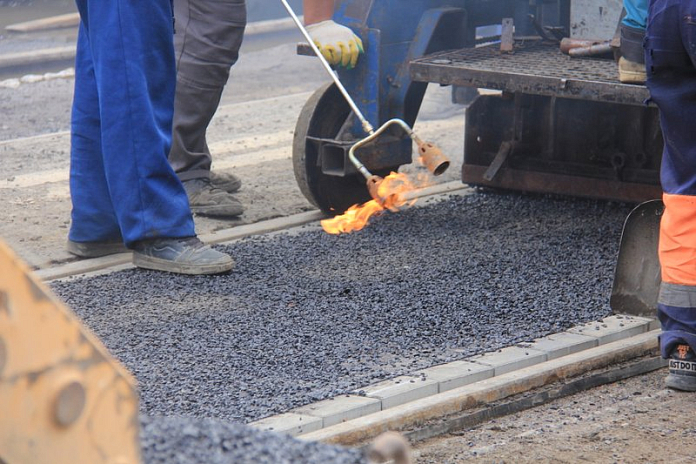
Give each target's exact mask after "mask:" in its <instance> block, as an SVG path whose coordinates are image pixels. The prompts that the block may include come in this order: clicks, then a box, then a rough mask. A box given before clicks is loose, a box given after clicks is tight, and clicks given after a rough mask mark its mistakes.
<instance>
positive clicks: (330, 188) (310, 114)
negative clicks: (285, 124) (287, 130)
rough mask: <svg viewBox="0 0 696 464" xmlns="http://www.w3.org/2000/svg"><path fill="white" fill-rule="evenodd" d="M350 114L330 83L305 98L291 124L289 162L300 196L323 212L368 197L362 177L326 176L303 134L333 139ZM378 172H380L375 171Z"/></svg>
mask: <svg viewBox="0 0 696 464" xmlns="http://www.w3.org/2000/svg"><path fill="white" fill-rule="evenodd" d="M349 114H350V106H348V103H347V102H346V101H345V99H344V98H343V95H341V93H340V91H339V90H338V88H337V87H336V86H335V85H334V84H333V83H330V84H327V85H324V86H322V87H321V88H319V89H317V91H316V92H314V94H313V95H312V96H311V97H310V98H309V100H307V103H305V105H304V108H302V112H301V113H300V116H299V118H298V120H297V125H296V126H295V136H294V141H293V146H292V161H293V168H294V171H295V179H296V180H297V184H298V185H299V187H300V190H301V191H302V193H303V194H304V196H305V197H306V198H307V199H308V200H309V201H310V202H312V204H314V205H315V206H317V207H318V208H319V209H321V210H322V211H323V212H325V213H327V214H330V215H334V214H341V213H343V212H344V211H345V210H346V209H348V208H349V207H350V206H352V205H354V204H356V203H364V202H366V201H368V200H370V198H371V197H370V194H369V193H368V191H367V184H366V182H365V178H364V177H363V176H362V175H360V174H356V175H352V176H347V177H338V176H329V175H326V174H324V173H322V171H321V166H319V165H318V164H317V159H318V157H319V153H318V150H317V147H316V146H315V145H314V144H313V143H311V142H308V141H307V136H310V137H319V138H326V139H332V138H335V137H336V135H337V134H338V132H339V130H340V129H341V127H342V126H343V123H344V122H345V121H346V119H347V118H348V115H349ZM375 174H378V175H381V174H382V173H381V172H375Z"/></svg>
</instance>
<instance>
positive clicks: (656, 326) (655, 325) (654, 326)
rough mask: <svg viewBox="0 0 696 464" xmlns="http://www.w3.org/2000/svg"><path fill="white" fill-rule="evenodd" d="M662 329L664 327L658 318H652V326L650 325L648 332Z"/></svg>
mask: <svg viewBox="0 0 696 464" xmlns="http://www.w3.org/2000/svg"><path fill="white" fill-rule="evenodd" d="M661 328H662V325H661V324H660V321H659V320H658V319H657V318H652V320H651V321H650V325H648V332H650V331H651V330H657V329H661Z"/></svg>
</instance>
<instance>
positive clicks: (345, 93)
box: [280, 0, 375, 134]
mask: <svg viewBox="0 0 696 464" xmlns="http://www.w3.org/2000/svg"><path fill="white" fill-rule="evenodd" d="M280 1H281V3H282V4H283V6H284V7H285V9H286V10H288V14H289V15H290V17H291V18H292V20H293V21H294V22H295V24H296V25H297V28H298V29H299V30H300V32H302V35H303V36H304V37H305V39H306V40H307V42H309V46H310V47H312V50H314V53H315V54H316V55H317V58H319V61H321V64H322V66H324V69H326V72H327V73H329V76H331V79H332V80H333V81H334V84H336V87H338V90H339V91H340V92H341V93H342V94H343V98H345V99H346V101H347V102H348V105H350V109H352V110H353V113H355V115H356V116H357V117H358V119H359V120H360V123H361V124H362V127H363V130H364V131H365V133H367V134H372V133H373V132H374V131H375V130H374V128H373V127H372V124H370V122H369V121H368V120H367V119H365V116H363V114H362V111H360V108H358V105H356V104H355V102H354V101H353V98H351V96H350V94H349V93H348V91H347V90H346V88H345V87H344V86H343V84H342V83H341V81H340V79H339V78H338V76H337V75H336V73H335V72H334V70H333V69H331V65H330V64H329V62H328V61H326V58H324V55H322V54H321V51H319V48H317V46H316V44H315V43H314V41H313V40H312V37H311V36H310V35H309V32H307V29H305V27H304V26H303V25H302V21H300V18H298V17H297V15H296V14H295V12H294V11H293V9H292V7H291V6H290V4H288V2H287V0H280Z"/></svg>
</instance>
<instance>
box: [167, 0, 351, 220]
mask: <svg viewBox="0 0 696 464" xmlns="http://www.w3.org/2000/svg"><path fill="white" fill-rule="evenodd" d="M303 6H304V17H305V24H307V31H308V32H309V34H310V36H311V37H312V39H313V40H314V42H315V43H316V44H317V46H318V47H319V49H320V51H321V52H322V55H324V57H326V59H327V60H328V61H329V62H330V63H331V64H334V65H338V66H344V67H347V68H352V67H354V66H355V64H356V62H357V60H358V55H359V54H360V53H361V52H362V51H363V48H362V42H361V40H360V38H358V36H357V35H355V34H354V33H353V31H351V30H350V29H348V28H347V27H345V26H342V25H340V24H336V23H335V22H334V21H332V20H331V17H332V16H333V11H334V2H333V0H304V3H303ZM174 14H175V17H176V26H177V31H176V34H175V36H174V44H175V48H176V62H177V86H176V99H175V109H174V128H173V140H172V149H171V152H170V154H169V161H170V162H171V164H172V166H173V168H174V170H175V171H176V173H177V174H178V175H179V178H180V179H181V180H182V182H183V184H184V188H185V189H186V193H187V195H188V198H189V204H190V205H191V210H192V211H193V212H194V213H196V214H201V215H209V216H217V217H236V216H239V215H241V214H242V213H243V211H244V208H243V206H242V204H241V203H240V202H239V201H238V200H237V199H236V198H235V197H234V196H233V195H232V194H233V193H234V192H236V191H237V190H238V189H239V188H240V186H241V180H240V179H239V178H238V177H237V176H235V175H234V174H232V173H218V172H211V170H210V168H211V163H212V156H211V154H210V149H209V148H208V144H207V141H206V131H207V129H208V124H209V123H210V120H211V119H212V117H213V115H214V114H215V111H216V110H217V108H218V105H219V103H220V97H221V95H222V91H223V89H224V88H225V84H226V83H227V79H228V78H229V73H230V67H231V66H232V65H233V64H234V63H235V62H236V61H237V58H238V56H239V48H240V46H241V44H242V38H243V35H244V27H245V25H246V5H245V2H244V0H214V1H213V0H174Z"/></svg>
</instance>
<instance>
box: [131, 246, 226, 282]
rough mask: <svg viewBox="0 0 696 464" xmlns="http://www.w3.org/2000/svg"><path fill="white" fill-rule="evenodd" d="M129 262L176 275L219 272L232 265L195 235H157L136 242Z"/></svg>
mask: <svg viewBox="0 0 696 464" xmlns="http://www.w3.org/2000/svg"><path fill="white" fill-rule="evenodd" d="M133 264H134V265H135V266H138V267H142V268H144V269H154V270H156V271H166V272H174V273H177V274H194V275H197V274H220V273H222V272H227V271H229V270H231V269H232V267H233V266H234V261H233V260H232V258H231V257H230V256H229V255H226V254H225V253H220V252H219V251H215V250H213V249H212V248H210V246H208V245H204V244H203V243H202V242H201V241H200V240H198V238H197V237H187V238H159V239H154V240H142V241H140V242H136V244H135V246H134V247H133Z"/></svg>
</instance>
